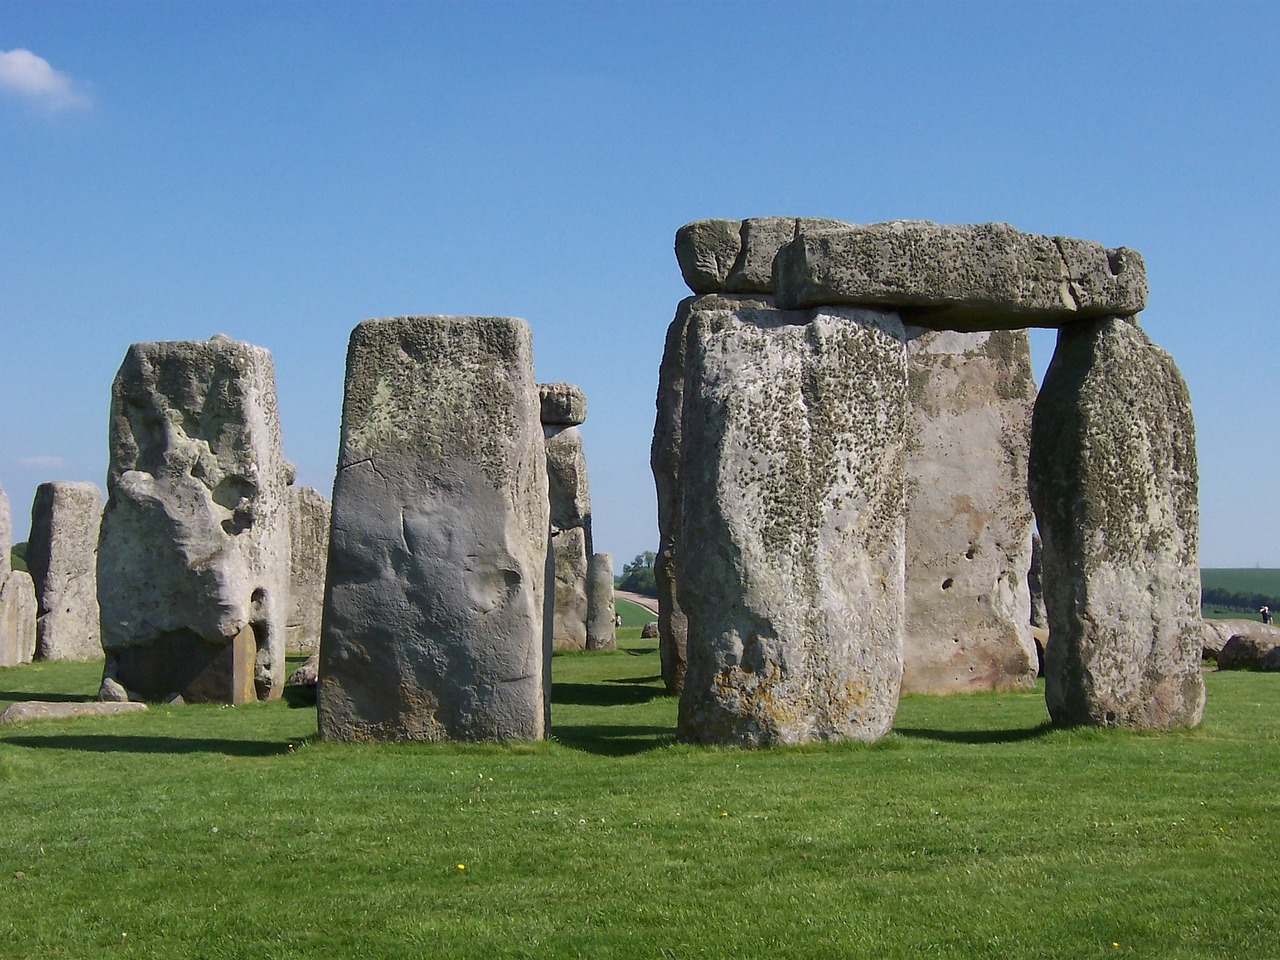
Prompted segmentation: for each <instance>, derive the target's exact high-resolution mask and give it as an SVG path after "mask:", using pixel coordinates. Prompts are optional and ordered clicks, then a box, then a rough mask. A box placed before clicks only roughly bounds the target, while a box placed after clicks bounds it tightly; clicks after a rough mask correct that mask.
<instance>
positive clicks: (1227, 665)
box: [1218, 632, 1280, 670]
mask: <svg viewBox="0 0 1280 960" xmlns="http://www.w3.org/2000/svg"><path fill="white" fill-rule="evenodd" d="M1277 647H1280V639H1278V638H1277V637H1276V636H1275V635H1274V634H1272V633H1261V632H1258V633H1238V634H1236V635H1235V636H1233V637H1231V639H1229V640H1228V641H1227V642H1226V643H1224V644H1223V645H1222V650H1221V651H1219V653H1218V669H1219V670H1261V669H1262V662H1263V660H1265V659H1266V657H1267V655H1268V654H1269V653H1271V651H1272V650H1275V649H1276V648H1277Z"/></svg>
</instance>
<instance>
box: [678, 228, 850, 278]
mask: <svg viewBox="0 0 1280 960" xmlns="http://www.w3.org/2000/svg"><path fill="white" fill-rule="evenodd" d="M851 226H853V224H849V223H845V222H844V221H843V220H827V219H823V218H819V217H751V218H749V219H746V220H695V221H693V222H692V223H687V224H685V225H684V226H683V227H681V228H680V229H679V230H677V231H676V261H677V262H678V263H679V264H680V273H681V275H682V276H683V277H684V281H685V283H687V284H688V285H689V289H690V290H692V291H693V292H694V293H696V294H708V293H728V294H736V295H740V294H758V293H765V294H767V293H772V292H773V258H774V257H775V256H776V255H777V253H778V250H779V249H780V248H782V247H783V246H784V245H786V244H788V243H790V242H791V241H792V240H794V239H795V238H796V237H797V236H798V235H799V234H800V233H801V232H802V231H805V230H830V229H836V228H840V227H851Z"/></svg>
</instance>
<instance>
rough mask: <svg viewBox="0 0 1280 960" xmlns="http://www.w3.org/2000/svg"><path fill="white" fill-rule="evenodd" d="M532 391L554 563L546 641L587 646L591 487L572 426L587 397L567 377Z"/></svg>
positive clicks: (581, 415)
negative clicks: (549, 633) (539, 429)
mask: <svg viewBox="0 0 1280 960" xmlns="http://www.w3.org/2000/svg"><path fill="white" fill-rule="evenodd" d="M538 396H539V401H540V410H541V419H542V433H543V439H544V440H545V442H546V447H547V488H548V495H549V497H550V501H551V553H552V555H553V563H554V569H555V580H554V589H555V596H554V613H553V620H552V643H553V645H554V647H555V649H557V650H583V649H586V646H587V616H588V610H587V575H588V572H587V564H588V558H589V557H590V556H591V549H592V545H591V492H590V488H589V486H588V484H587V459H586V455H585V453H584V452H583V447H582V432H581V431H580V430H579V429H578V426H579V425H580V424H582V423H583V422H585V421H586V418H587V398H586V395H585V394H583V392H582V391H581V390H579V389H578V388H577V387H575V386H574V385H573V384H571V383H543V384H539V385H538ZM550 586H551V585H550V584H548V588H549V589H550Z"/></svg>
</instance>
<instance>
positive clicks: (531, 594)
mask: <svg viewBox="0 0 1280 960" xmlns="http://www.w3.org/2000/svg"><path fill="white" fill-rule="evenodd" d="M547 504H548V500H547V461H546V452H545V448H544V444H543V437H542V431H541V427H540V423H539V399H538V391H537V388H536V386H535V384H534V379H533V356H532V343H531V339H530V334H529V328H528V326H527V325H526V324H525V322H524V321H523V320H517V319H512V318H508V317H446V316H427V317H394V318H389V319H381V320H366V321H364V322H363V323H360V324H359V325H357V326H356V328H355V330H354V331H353V332H352V334H351V342H350V345H349V347H348V350H347V376H346V395H345V399H344V402H343V411H342V440H341V447H340V450H339V456H338V475H337V480H336V482H335V483H334V496H333V523H332V529H331V542H330V547H329V570H328V583H327V585H326V588H325V610H324V627H323V633H322V636H321V640H320V680H319V686H318V690H317V697H318V707H319V722H320V734H321V736H322V737H324V738H326V739H333V740H442V739H460V740H509V739H530V740H533V739H540V738H541V737H543V736H544V735H545V733H546V724H545V716H546V714H545V710H546V702H545V701H546V698H547V695H548V694H549V692H550V691H549V689H547V687H546V685H545V683H544V666H543V665H544V640H545V639H549V638H547V637H546V633H547V627H548V626H549V625H547V624H545V623H544V619H545V608H544V583H543V578H544V576H545V569H546V566H547V560H548V552H547V528H548V520H549V517H548V506H547Z"/></svg>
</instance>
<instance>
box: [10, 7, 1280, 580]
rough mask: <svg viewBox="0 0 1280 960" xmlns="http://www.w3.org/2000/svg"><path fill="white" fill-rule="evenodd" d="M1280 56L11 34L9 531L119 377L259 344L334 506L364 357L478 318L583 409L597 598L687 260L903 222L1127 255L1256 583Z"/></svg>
mask: <svg viewBox="0 0 1280 960" xmlns="http://www.w3.org/2000/svg"><path fill="white" fill-rule="evenodd" d="M1277 49H1280V7H1278V6H1277V5H1274V4H1265V3H1261V2H1259V3H1243V4H1241V3H1230V2H1217V3H1126V2H1110V3H1079V2H1070V3H1066V2H1063V3H1033V2H1023V3H1013V4H1006V3H960V2H950V3H923V2H920V3H912V2H899V3H836V2H824V3H806V2H800V0H795V2H788V3H690V2H679V3H653V2H650V3H630V4H624V3H621V2H618V3H613V2H607V3H606V2H601V3H554V2H540V3H539V2H527V3H518V4H505V3H491V2H471V3H394V4H379V3H370V2H362V3H345V4H321V3H308V4H303V3H288V4H283V3H255V4H234V3H217V4H204V3H133V4H131V3H105V4H104V3H58V2H47V0H43V2H38V3H25V2H12V0H0V51H4V53H3V54H0V485H2V486H3V487H4V488H5V490H6V491H7V492H8V494H9V497H10V500H11V503H12V505H13V511H14V514H15V518H14V519H15V528H16V529H15V534H17V535H18V537H19V538H21V537H23V536H25V533H26V527H27V519H28V517H27V513H28V511H29V509H30V503H31V497H32V494H33V491H34V488H35V485H36V484H37V483H39V482H41V481H43V480H49V479H77V480H79V479H88V480H94V481H96V482H97V483H98V484H99V485H101V484H102V483H103V478H104V476H105V472H106V424H107V404H108V397H109V389H110V383H111V379H112V377H113V376H114V374H115V371H116V369H117V367H118V366H119V363H120V361H121V359H122V358H123V356H124V352H125V348H126V347H127V346H128V344H129V343H130V342H133V341H138V340H155V339H187V338H203V337H207V336H209V335H211V334H213V333H215V332H222V333H226V334H229V335H231V336H234V337H238V338H242V339H245V340H249V341H252V342H254V343H258V344H262V345H264V346H266V347H268V348H269V349H270V350H271V351H272V354H273V356H274V358H275V363H276V376H277V386H278V390H279V396H280V407H281V416H282V421H283V429H284V441H285V450H286V454H287V455H288V456H289V457H290V458H291V459H292V460H294V461H295V462H296V463H297V464H298V467H299V481H300V482H303V483H307V484H310V485H313V486H316V487H319V488H320V489H321V490H323V491H325V492H326V493H328V492H329V491H330V489H331V487H332V480H333V469H334V462H335V459H336V455H337V442H338V427H339V418H340V413H341V403H342V375H343V364H344V357H345V350H346V342H347V337H348V334H349V333H350V330H351V328H352V327H353V326H354V325H355V324H356V323H357V322H359V321H360V320H362V319H364V318H367V317H374V316H387V315H392V314H404V313H469V314H502V315H514V316H521V317H524V318H525V319H527V320H528V321H529V323H530V325H531V327H532V329H533V335H534V348H535V355H536V362H537V374H538V377H539V379H541V380H559V379H564V380H571V381H574V382H576V383H578V384H580V385H581V386H582V387H583V388H584V389H585V390H586V392H587V395H588V398H589V406H590V416H589V419H588V421H587V423H586V424H585V425H584V427H583V433H584V436H585V438H586V445H587V455H588V460H589V466H590V470H591V487H592V494H593V504H594V514H595V532H596V543H597V549H602V550H608V551H610V552H612V553H613V554H614V557H615V563H616V564H617V565H618V566H621V564H622V563H623V562H625V561H626V560H628V559H629V558H630V557H631V556H633V555H634V554H635V553H637V552H639V551H641V550H645V549H652V548H653V547H654V545H655V543H656V520H655V508H654V493H653V483H652V479H651V476H650V474H649V468H648V450H649V440H650V437H651V434H652V429H653V401H654V390H655V387H656V377H657V367H658V360H659V357H660V355H661V349H662V342H663V334H664V331H665V329H666V326H667V324H668V323H669V322H670V319H671V316H672V314H673V313H674V310H675V306H676V303H677V302H678V301H679V300H680V299H681V298H682V297H683V296H685V295H687V291H686V290H685V288H684V286H683V284H682V282H681V280H680V274H679V270H678V268H677V266H676V263H675V259H674V257H673V255H672V252H671V246H672V237H673V235H674V233H675V230H676V228H678V227H679V226H680V225H681V224H683V223H685V222H687V221H689V220H694V219H699V218H702V217H735V218H737V217H748V216H761V215H770V214H785V215H798V216H823V217H836V218H840V219H844V220H850V221H855V222H872V221H876V220H883V219H889V218H894V217H912V218H923V219H930V220H936V221H939V222H948V223H967V222H979V221H988V220H1002V221H1007V222H1009V223H1012V224H1014V225H1015V226H1017V227H1019V228H1020V229H1023V230H1027V231H1032V232H1038V233H1053V234H1066V235H1070V236H1079V237H1086V238H1089V239H1094V240H1099V241H1101V242H1103V243H1105V244H1107V245H1109V246H1115V245H1121V244H1125V245H1128V246H1132V247H1135V248H1137V249H1138V250H1140V251H1141V252H1142V253H1143V255H1144V257H1145V258H1146V263H1147V270H1148V275H1149V278H1150V282H1151V296H1150V300H1149V306H1148V309H1147V310H1146V311H1145V313H1144V314H1143V315H1142V323H1143V326H1144V328H1145V329H1146V330H1147V332H1148V333H1149V334H1150V335H1151V337H1152V338H1153V339H1154V340H1155V341H1156V342H1157V343H1159V344H1160V345H1162V346H1163V347H1165V349H1167V350H1168V351H1169V352H1170V353H1172V354H1173V356H1174V358H1175V359H1176V360H1177V361H1178V364H1179V366H1180V367H1181V369H1182V371H1183V373H1184V375H1185V376H1186V378H1187V381H1188V384H1189V385H1190V388H1191V394H1192V400H1193V404H1194V408H1195V413H1196V420H1197V430H1198V444H1199V455H1200V476H1201V487H1200V492H1201V522H1202V528H1201V556H1202V563H1203V565H1205V566H1252V565H1254V564H1261V565H1262V566H1272V567H1280V513H1278V512H1277V510H1276V509H1275V503H1274V491H1275V489H1276V483H1275V480H1274V478H1275V477H1276V476H1277V475H1278V474H1280V437H1277V435H1276V433H1275V425H1276V419H1277V417H1276V412H1277V410H1280V402H1278V401H1280V387H1278V386H1277V383H1278V378H1277V370H1278V367H1280V364H1278V361H1277V358H1276V357H1275V356H1274V354H1273V351H1272V350H1271V347H1272V346H1273V343H1274V339H1275V338H1274V333H1273V331H1274V328H1273V326H1272V321H1273V316H1274V314H1275V312H1276V308H1275V305H1276V304H1277V302H1280V291H1277V285H1278V284H1280V263H1278V262H1277V261H1278V259H1280V258H1278V256H1277V254H1278V253H1280V240H1277V231H1276V225H1277V222H1278V221H1280V217H1277V213H1278V211H1277V196H1278V195H1280V194H1278V192H1277V176H1278V175H1277V171H1278V170H1280V163H1278V157H1280V137H1278V136H1277V114H1278V110H1277V105H1278V104H1280V97H1277V93H1278V92H1280V91H1278V90H1277V87H1278V86H1280V83H1278V80H1280V68H1278V67H1277V57H1276V50H1277ZM20 51H27V53H25V54H24V53H21V52H20ZM1052 342H1053V341H1052V334H1039V335H1037V336H1036V337H1035V340H1034V350H1035V358H1036V363H1037V366H1038V367H1039V368H1041V369H1042V368H1043V367H1044V366H1045V365H1046V364H1047V362H1048V358H1049V355H1050V353H1051V351H1052Z"/></svg>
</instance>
